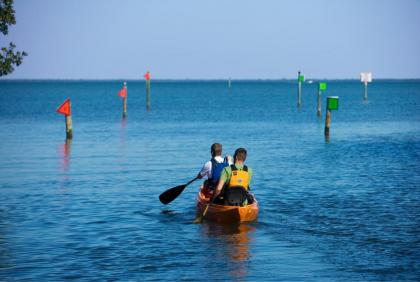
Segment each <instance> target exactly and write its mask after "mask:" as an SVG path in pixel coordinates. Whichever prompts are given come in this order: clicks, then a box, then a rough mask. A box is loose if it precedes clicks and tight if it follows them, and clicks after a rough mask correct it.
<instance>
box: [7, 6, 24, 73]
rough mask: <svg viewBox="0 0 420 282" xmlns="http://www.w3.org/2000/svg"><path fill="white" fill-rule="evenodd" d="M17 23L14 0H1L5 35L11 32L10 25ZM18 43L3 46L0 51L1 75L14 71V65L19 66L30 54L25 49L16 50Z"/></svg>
mask: <svg viewBox="0 0 420 282" xmlns="http://www.w3.org/2000/svg"><path fill="white" fill-rule="evenodd" d="M14 24H16V18H15V10H14V9H13V0H0V32H1V33H3V35H7V34H8V33H9V26H10V25H14ZM15 47H16V45H15V44H14V43H13V42H10V43H9V46H8V47H2V48H1V52H0V76H3V75H7V74H9V73H12V72H13V71H14V66H19V65H20V64H21V63H22V61H23V57H24V56H27V55H28V54H27V53H26V52H25V51H23V52H20V51H17V52H15V51H14V49H15Z"/></svg>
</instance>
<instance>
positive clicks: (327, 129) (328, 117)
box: [324, 109, 331, 137]
mask: <svg viewBox="0 0 420 282" xmlns="http://www.w3.org/2000/svg"><path fill="white" fill-rule="evenodd" d="M330 125H331V111H330V110H328V109H327V114H326V115H325V129H324V135H325V137H329V136H330Z"/></svg>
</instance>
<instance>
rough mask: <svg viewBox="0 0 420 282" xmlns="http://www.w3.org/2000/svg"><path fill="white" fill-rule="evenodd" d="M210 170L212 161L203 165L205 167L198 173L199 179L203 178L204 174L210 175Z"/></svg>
mask: <svg viewBox="0 0 420 282" xmlns="http://www.w3.org/2000/svg"><path fill="white" fill-rule="evenodd" d="M210 170H211V162H210V161H209V162H206V163H205V164H204V165H203V168H202V169H201V171H200V172H199V173H198V175H197V177H198V178H199V179H201V178H203V177H204V176H206V175H209V173H210Z"/></svg>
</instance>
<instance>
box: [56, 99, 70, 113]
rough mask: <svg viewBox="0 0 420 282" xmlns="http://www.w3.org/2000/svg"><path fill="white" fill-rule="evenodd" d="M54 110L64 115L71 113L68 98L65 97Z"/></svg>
mask: <svg viewBox="0 0 420 282" xmlns="http://www.w3.org/2000/svg"><path fill="white" fill-rule="evenodd" d="M56 112H57V113H59V114H62V115H65V116H69V115H71V108H70V99H68V98H67V99H66V101H64V103H63V104H61V105H60V106H59V107H58V108H57V110H56Z"/></svg>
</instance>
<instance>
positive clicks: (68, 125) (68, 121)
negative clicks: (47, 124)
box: [65, 115, 73, 139]
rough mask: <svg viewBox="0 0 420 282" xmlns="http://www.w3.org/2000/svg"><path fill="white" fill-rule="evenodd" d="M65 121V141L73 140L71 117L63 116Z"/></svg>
mask: <svg viewBox="0 0 420 282" xmlns="http://www.w3.org/2000/svg"><path fill="white" fill-rule="evenodd" d="M65 119H66V139H73V122H72V120H71V115H68V116H65Z"/></svg>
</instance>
